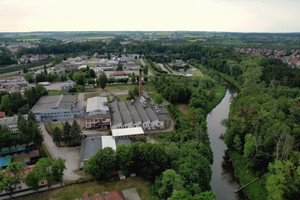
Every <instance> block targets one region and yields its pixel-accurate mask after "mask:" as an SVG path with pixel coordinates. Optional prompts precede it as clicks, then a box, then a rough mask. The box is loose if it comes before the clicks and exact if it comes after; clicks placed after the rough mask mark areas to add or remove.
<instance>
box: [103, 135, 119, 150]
mask: <svg viewBox="0 0 300 200" xmlns="http://www.w3.org/2000/svg"><path fill="white" fill-rule="evenodd" d="M101 139H102V148H105V147H110V148H112V149H113V150H116V149H117V146H116V140H115V138H114V137H112V136H102V138H101Z"/></svg>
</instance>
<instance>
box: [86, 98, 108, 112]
mask: <svg viewBox="0 0 300 200" xmlns="http://www.w3.org/2000/svg"><path fill="white" fill-rule="evenodd" d="M108 110H109V108H108V105H107V97H92V98H88V99H87V106H86V112H92V111H108Z"/></svg>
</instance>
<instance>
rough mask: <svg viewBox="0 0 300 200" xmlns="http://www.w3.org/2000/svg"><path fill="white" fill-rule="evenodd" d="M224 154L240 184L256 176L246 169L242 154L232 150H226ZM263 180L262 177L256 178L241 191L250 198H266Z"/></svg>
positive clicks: (256, 199) (258, 199)
mask: <svg viewBox="0 0 300 200" xmlns="http://www.w3.org/2000/svg"><path fill="white" fill-rule="evenodd" d="M226 154H227V155H228V156H229V158H230V160H231V164H232V167H233V172H234V176H235V178H236V179H237V180H238V181H239V183H240V186H243V185H245V184H247V183H249V182H250V181H252V180H253V179H255V178H257V177H258V176H256V175H255V174H253V173H252V172H251V171H250V170H248V168H247V161H246V160H245V159H244V158H243V156H242V155H240V154H239V153H237V152H235V151H232V150H227V151H226ZM263 182H264V179H263V178H260V179H258V180H257V181H255V182H253V183H251V184H250V185H248V186H247V187H245V188H244V189H243V190H242V193H243V194H245V195H246V196H247V197H248V198H249V199H251V200H261V199H267V190H266V188H265V186H264V184H263Z"/></svg>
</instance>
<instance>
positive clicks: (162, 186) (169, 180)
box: [152, 169, 184, 199]
mask: <svg viewBox="0 0 300 200" xmlns="http://www.w3.org/2000/svg"><path fill="white" fill-rule="evenodd" d="M152 188H153V190H154V196H155V197H157V198H158V199H168V198H169V197H171V196H172V194H173V193H174V192H176V191H179V190H183V189H184V187H183V181H182V179H181V177H180V175H179V174H177V173H176V171H175V170H173V169H167V170H166V171H164V172H163V173H162V174H161V175H160V177H159V178H157V179H156V180H155V183H154V185H153V187H152Z"/></svg>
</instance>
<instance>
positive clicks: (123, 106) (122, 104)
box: [118, 101, 133, 124]
mask: <svg viewBox="0 0 300 200" xmlns="http://www.w3.org/2000/svg"><path fill="white" fill-rule="evenodd" d="M118 106H119V110H120V113H121V116H122V119H123V123H124V124H128V123H132V122H133V121H132V118H131V116H130V112H129V110H128V108H127V106H126V104H125V102H124V101H119V102H118Z"/></svg>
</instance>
